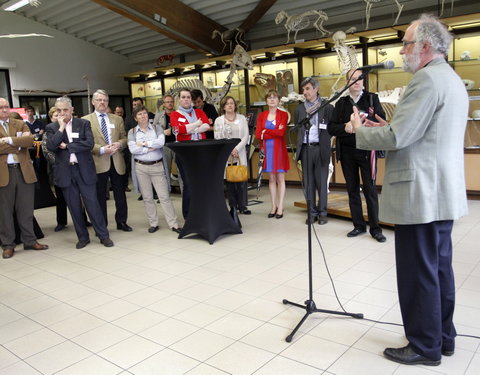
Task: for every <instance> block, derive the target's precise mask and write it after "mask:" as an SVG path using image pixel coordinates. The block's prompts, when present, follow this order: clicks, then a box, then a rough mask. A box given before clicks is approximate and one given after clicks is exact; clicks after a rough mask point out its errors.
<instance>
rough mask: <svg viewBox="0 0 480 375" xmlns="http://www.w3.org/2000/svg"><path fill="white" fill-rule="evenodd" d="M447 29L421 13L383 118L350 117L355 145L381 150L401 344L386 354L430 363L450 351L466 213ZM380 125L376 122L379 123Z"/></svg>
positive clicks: (463, 116)
mask: <svg viewBox="0 0 480 375" xmlns="http://www.w3.org/2000/svg"><path fill="white" fill-rule="evenodd" d="M451 42H452V36H451V35H450V33H449V32H448V30H447V28H446V27H445V26H444V25H443V24H442V23H441V22H440V21H439V20H438V19H437V18H435V17H433V16H428V15H423V16H422V17H420V18H419V19H418V20H416V21H414V22H413V23H412V24H411V25H410V26H409V27H408V29H407V31H406V33H405V36H404V37H403V47H402V49H401V50H400V54H401V55H402V57H403V62H404V70H405V71H407V72H410V73H413V78H412V80H411V81H410V83H409V85H408V86H407V88H406V90H405V93H404V94H403V96H402V97H401V99H400V101H399V103H398V105H397V108H396V111H395V114H394V116H393V119H392V121H391V123H390V124H387V123H386V122H385V120H383V119H382V118H380V117H379V116H377V118H376V120H377V121H378V123H376V122H373V121H371V120H365V121H364V122H363V124H362V120H361V116H360V115H359V113H358V110H356V108H354V113H353V115H352V117H351V122H352V125H353V127H354V129H355V133H356V147H357V148H360V149H363V150H372V149H374V150H386V151H387V154H386V160H385V179H384V183H383V188H382V195H381V197H380V220H382V221H384V222H388V223H393V224H395V256H396V267H397V287H398V296H399V301H400V310H401V313H402V319H403V325H404V330H405V335H406V337H407V340H408V345H407V346H405V347H401V348H387V349H385V351H384V355H385V357H387V358H388V359H390V360H392V361H395V362H399V363H403V364H408V365H414V364H423V365H429V366H437V365H439V364H440V362H441V358H442V355H446V356H451V355H453V354H454V351H455V336H456V331H455V326H454V324H453V312H454V308H455V283H454V275H453V269H452V237H451V234H452V228H453V221H454V220H455V219H458V218H460V217H461V216H463V215H466V214H467V199H466V190H465V176H464V166H463V159H464V155H463V142H464V134H465V127H466V124H467V113H468V94H467V92H466V90H465V86H464V85H463V82H462V80H461V79H460V77H459V76H458V75H457V74H456V73H455V71H454V70H453V69H452V68H451V67H450V65H448V63H447V62H446V61H445V56H447V53H448V49H449V46H450V44H451ZM379 125H380V126H379Z"/></svg>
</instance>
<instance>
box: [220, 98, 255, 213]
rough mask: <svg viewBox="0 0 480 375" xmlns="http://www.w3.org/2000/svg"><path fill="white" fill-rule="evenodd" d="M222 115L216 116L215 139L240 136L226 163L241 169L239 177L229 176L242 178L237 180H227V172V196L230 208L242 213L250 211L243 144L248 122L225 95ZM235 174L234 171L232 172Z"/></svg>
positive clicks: (234, 103) (245, 154) (232, 99)
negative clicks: (248, 207)
mask: <svg viewBox="0 0 480 375" xmlns="http://www.w3.org/2000/svg"><path fill="white" fill-rule="evenodd" d="M220 111H221V112H222V113H223V114H222V116H220V117H217V119H216V120H215V123H214V135H215V139H223V138H240V143H239V144H237V145H236V146H235V148H234V149H233V150H232V153H231V155H230V158H229V160H228V163H227V169H228V168H230V169H235V168H236V169H237V170H238V169H240V168H241V169H242V170H241V171H238V172H243V173H240V174H242V176H241V177H238V178H235V177H233V178H231V179H232V180H243V181H238V182H232V181H229V179H230V178H229V177H228V174H227V182H226V184H227V197H228V204H229V205H230V210H238V211H239V212H240V213H242V214H244V215H250V214H251V213H252V212H251V211H250V210H248V209H247V176H246V173H245V172H246V171H247V152H246V150H245V146H246V145H247V142H248V124H247V119H246V118H245V116H243V115H241V114H239V113H237V102H236V101H235V99H234V98H233V97H231V96H226V97H224V98H223V99H222V101H221V102H220ZM234 174H235V173H234Z"/></svg>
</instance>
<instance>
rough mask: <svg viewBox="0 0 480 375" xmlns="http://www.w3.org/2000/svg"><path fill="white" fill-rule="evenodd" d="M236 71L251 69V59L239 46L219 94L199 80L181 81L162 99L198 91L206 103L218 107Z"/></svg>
mask: <svg viewBox="0 0 480 375" xmlns="http://www.w3.org/2000/svg"><path fill="white" fill-rule="evenodd" d="M237 69H249V70H252V69H253V61H252V58H251V57H250V55H249V54H248V53H247V52H246V51H245V50H244V49H243V47H242V46H241V45H239V44H237V45H236V46H235V49H234V52H233V56H232V63H231V64H230V73H229V74H228V76H227V79H226V81H225V84H224V85H223V87H222V89H221V90H220V91H219V92H217V93H215V94H212V92H211V91H210V89H209V88H207V87H206V86H205V85H204V84H203V82H202V81H200V80H199V79H182V80H180V81H178V82H176V83H175V84H174V85H173V86H172V87H171V88H170V90H168V91H167V92H166V93H165V95H164V97H165V96H166V95H171V96H173V97H174V98H175V97H177V96H178V94H179V93H180V91H181V90H183V89H186V88H187V89H191V90H192V89H198V90H200V91H202V93H203V97H204V98H205V101H206V102H208V103H212V104H215V105H216V106H218V105H219V104H220V101H221V100H222V99H223V98H224V97H225V96H226V95H227V93H228V91H230V86H232V83H233V76H234V75H235V73H236V71H237Z"/></svg>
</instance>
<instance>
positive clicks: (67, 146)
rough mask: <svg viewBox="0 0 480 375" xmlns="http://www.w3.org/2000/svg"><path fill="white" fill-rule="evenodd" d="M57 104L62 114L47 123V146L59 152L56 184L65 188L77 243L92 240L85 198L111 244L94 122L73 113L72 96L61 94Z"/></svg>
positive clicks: (94, 220) (95, 225) (107, 243)
mask: <svg viewBox="0 0 480 375" xmlns="http://www.w3.org/2000/svg"><path fill="white" fill-rule="evenodd" d="M55 107H56V108H57V110H58V117H57V122H54V123H51V124H48V126H47V148H48V150H50V151H52V152H53V153H55V168H54V178H55V184H56V185H57V186H59V187H60V188H61V189H62V193H63V196H64V198H65V201H66V202H67V206H68V209H69V210H70V215H71V216H72V220H73V225H74V226H75V232H76V234H77V237H78V242H77V244H76V246H75V247H76V248H77V249H82V248H84V247H85V246H87V245H88V244H89V243H90V236H89V233H88V230H87V225H86V222H85V217H84V215H83V206H82V201H83V204H84V205H85V208H86V209H87V212H88V216H89V217H90V220H91V221H92V224H93V228H94V229H95V233H96V235H97V237H98V238H99V239H100V242H101V243H102V244H103V245H104V246H106V247H111V246H113V242H112V240H111V239H110V237H109V233H108V229H107V225H106V221H105V217H104V215H103V213H102V211H101V208H100V204H99V202H98V198H97V190H96V182H97V174H96V173H95V163H94V161H93V157H92V148H93V146H94V140H93V134H92V128H91V126H90V122H88V121H87V120H84V119H79V118H74V117H73V107H72V102H71V100H70V99H69V98H68V97H65V96H64V97H61V98H58V99H57V100H56V102H55Z"/></svg>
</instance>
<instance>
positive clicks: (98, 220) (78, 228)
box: [62, 164, 109, 241]
mask: <svg viewBox="0 0 480 375" xmlns="http://www.w3.org/2000/svg"><path fill="white" fill-rule="evenodd" d="M70 168H72V180H71V182H70V185H69V186H67V187H64V188H62V192H63V196H64V197H65V201H66V202H67V206H68V209H69V210H70V215H71V216H72V221H73V225H74V226H75V232H76V233H77V237H78V240H79V241H86V240H88V239H89V238H90V236H89V234H88V230H87V225H86V222H85V217H84V214H83V211H84V209H83V205H82V200H83V204H84V205H85V208H86V209H87V212H88V216H89V217H90V220H91V222H92V225H93V228H94V229H95V233H96V234H97V237H98V238H100V239H101V240H104V239H105V238H108V237H109V234H108V229H107V225H106V223H105V219H104V217H103V214H102V211H101V209H100V205H99V203H98V198H97V188H96V186H95V184H85V183H84V182H83V178H82V176H81V174H80V170H79V167H78V164H77V165H75V166H71V167H70Z"/></svg>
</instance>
